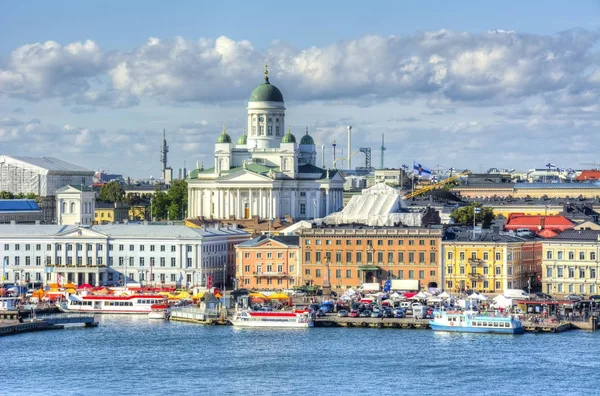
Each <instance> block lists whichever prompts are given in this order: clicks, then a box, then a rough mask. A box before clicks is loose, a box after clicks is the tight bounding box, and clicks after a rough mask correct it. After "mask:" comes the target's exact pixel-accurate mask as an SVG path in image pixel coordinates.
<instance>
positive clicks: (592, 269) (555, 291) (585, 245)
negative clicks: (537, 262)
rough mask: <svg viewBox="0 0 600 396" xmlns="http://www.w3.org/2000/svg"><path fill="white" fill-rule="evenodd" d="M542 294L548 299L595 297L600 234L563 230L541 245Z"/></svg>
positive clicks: (597, 286) (597, 285)
mask: <svg viewBox="0 0 600 396" xmlns="http://www.w3.org/2000/svg"><path fill="white" fill-rule="evenodd" d="M543 245H544V247H543V250H544V251H543V255H542V257H543V259H542V284H543V288H542V290H543V292H544V293H548V294H550V295H552V296H555V295H556V296H564V295H567V294H580V295H581V294H583V295H593V294H598V290H599V286H600V278H599V273H600V260H599V257H600V231H596V230H567V231H564V232H562V233H560V234H558V235H557V236H555V237H554V238H551V239H547V240H545V241H544V244H543Z"/></svg>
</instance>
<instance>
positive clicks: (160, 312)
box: [148, 304, 170, 320]
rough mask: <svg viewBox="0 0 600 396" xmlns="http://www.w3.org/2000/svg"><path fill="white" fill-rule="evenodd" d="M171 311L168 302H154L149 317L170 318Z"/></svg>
mask: <svg viewBox="0 0 600 396" xmlns="http://www.w3.org/2000/svg"><path fill="white" fill-rule="evenodd" d="M169 316H170V312H169V306H168V305H167V304H154V305H152V306H151V307H150V312H149V313H148V319H162V320H167V319H169Z"/></svg>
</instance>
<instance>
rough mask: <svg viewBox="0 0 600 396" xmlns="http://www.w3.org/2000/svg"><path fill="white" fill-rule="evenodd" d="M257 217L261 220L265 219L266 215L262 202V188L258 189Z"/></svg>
mask: <svg viewBox="0 0 600 396" xmlns="http://www.w3.org/2000/svg"><path fill="white" fill-rule="evenodd" d="M258 217H261V218H265V217H267V216H266V213H265V207H264V202H263V189H262V188H259V189H258Z"/></svg>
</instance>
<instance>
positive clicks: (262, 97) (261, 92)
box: [249, 64, 283, 102]
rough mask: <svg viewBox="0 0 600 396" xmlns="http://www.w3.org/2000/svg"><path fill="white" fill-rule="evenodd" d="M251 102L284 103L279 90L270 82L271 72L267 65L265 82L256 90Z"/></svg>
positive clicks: (253, 92)
mask: <svg viewBox="0 0 600 396" xmlns="http://www.w3.org/2000/svg"><path fill="white" fill-rule="evenodd" d="M249 102H283V95H282V94H281V91H280V90H279V88H277V87H276V86H275V85H272V84H271V83H270V82H269V70H268V69H267V65H266V64H265V82H264V83H262V84H260V85H259V86H258V87H256V88H254V91H252V93H251V94H250V100H249Z"/></svg>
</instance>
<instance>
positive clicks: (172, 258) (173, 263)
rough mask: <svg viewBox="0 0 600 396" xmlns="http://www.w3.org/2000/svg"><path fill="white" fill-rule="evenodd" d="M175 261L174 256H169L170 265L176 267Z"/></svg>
mask: <svg viewBox="0 0 600 396" xmlns="http://www.w3.org/2000/svg"><path fill="white" fill-rule="evenodd" d="M176 266H177V263H176V259H175V257H171V267H176Z"/></svg>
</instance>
